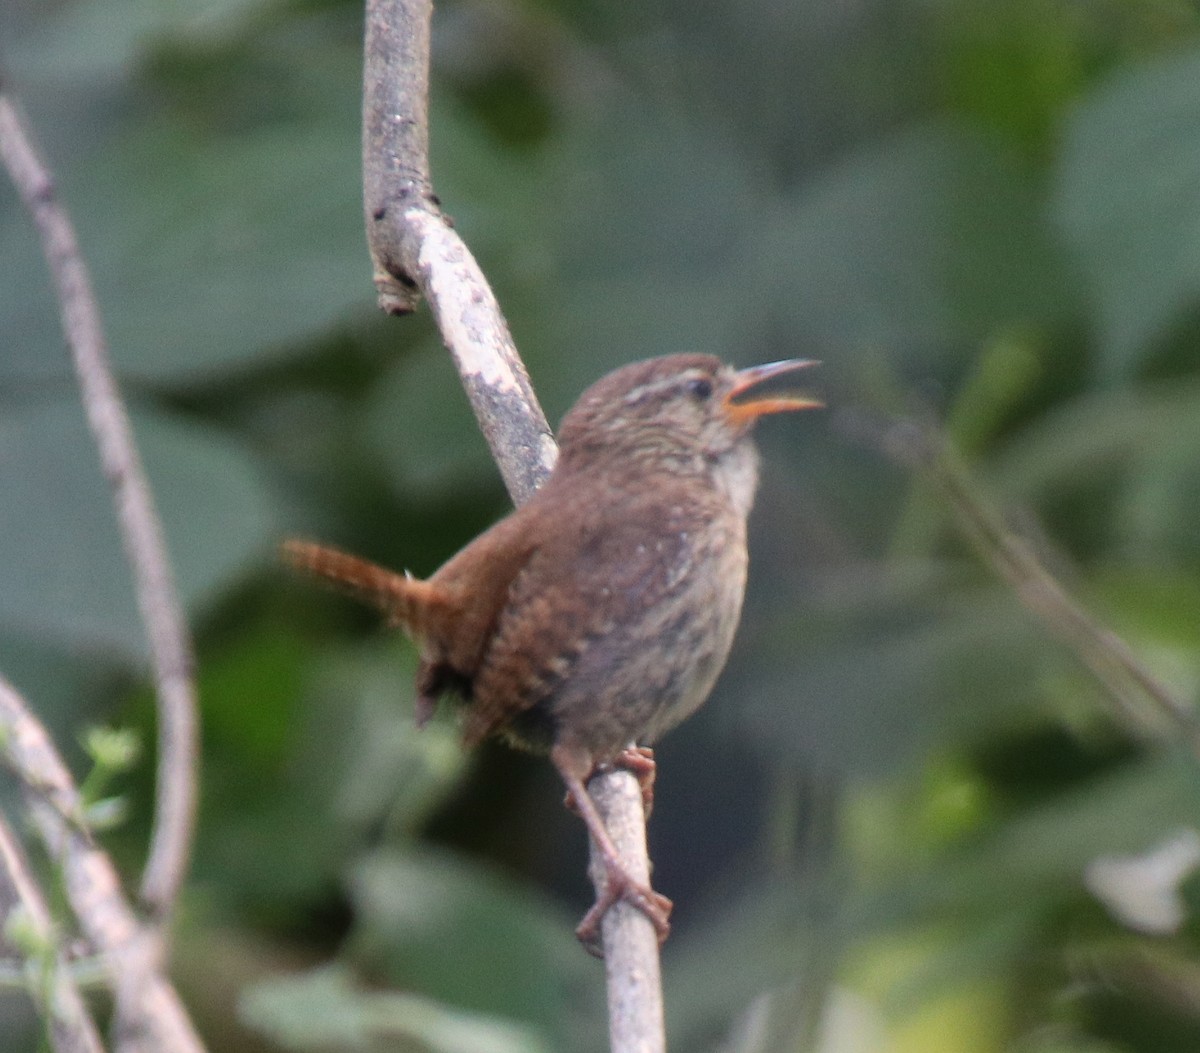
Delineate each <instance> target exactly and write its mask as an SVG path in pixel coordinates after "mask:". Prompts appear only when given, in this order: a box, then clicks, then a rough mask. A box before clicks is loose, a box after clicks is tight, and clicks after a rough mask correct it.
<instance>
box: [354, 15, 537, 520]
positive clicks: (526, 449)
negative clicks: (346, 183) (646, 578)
mask: <svg viewBox="0 0 1200 1053" xmlns="http://www.w3.org/2000/svg"><path fill="white" fill-rule="evenodd" d="M431 9H432V4H431V0H368V3H367V38H366V47H365V67H364V72H363V206H364V211H365V214H366V224H367V244H368V245H369V246H370V250H371V259H372V261H373V262H374V266H375V283H376V287H377V288H378V289H379V304H380V306H381V307H382V308H383V309H384V310H386V311H389V312H391V313H402V312H405V311H411V310H413V309H414V308H415V306H416V303H417V300H418V298H419V297H420V296H424V297H425V298H426V300H428V302H429V305H430V307H431V308H432V310H433V313H434V317H435V319H436V320H437V325H438V329H439V330H440V331H441V334H442V340H443V341H444V342H445V344H446V347H447V349H448V350H449V352H450V354H451V355H452V356H453V357H454V362H455V365H456V366H457V367H458V372H459V375H460V376H461V377H462V382H463V386H464V387H465V388H466V392H467V397H468V398H469V399H470V400H471V408H472V409H473V410H474V411H475V417H476V419H477V420H478V421H479V425H480V428H481V429H482V431H483V434H484V437H485V438H486V439H487V441H488V445H489V446H490V447H491V450H492V456H493V457H494V458H495V460H496V463H497V464H498V465H499V467H500V474H501V475H502V476H503V477H504V483H505V485H506V486H507V487H508V491H509V493H510V494H511V495H512V498H513V500H514V501H515V502H516V503H517V504H520V503H521V502H523V501H525V500H528V498H529V497H530V495H532V494H533V492H534V491H535V490H536V489H537V488H538V487H539V486H540V485H541V484H542V482H543V481H544V480H545V478H546V476H547V475H549V474H550V469H551V468H552V467H553V466H554V458H555V456H556V448H555V445H554V439H553V437H552V435H551V433H550V426H549V425H548V424H547V423H546V417H545V414H543V413H542V409H541V406H539V405H538V400H537V396H536V395H535V394H534V391H533V385H532V384H531V383H530V382H529V374H528V373H526V371H525V364H524V363H523V362H522V361H521V356H520V355H519V354H518V353H517V349H516V345H515V344H514V343H513V339H512V335H511V334H510V333H509V331H508V324H507V323H506V322H505V321H504V316H503V315H502V314H501V312H500V307H499V305H498V304H497V303H496V297H495V296H494V295H493V293H492V290H491V288H490V287H489V285H488V283H487V280H486V279H485V278H484V276H483V272H482V271H481V270H480V269H479V264H477V263H476V262H475V259H474V257H473V256H472V255H471V253H470V250H469V249H468V248H467V246H466V245H465V244H464V243H463V240H462V238H460V237H459V236H458V234H456V233H455V231H454V229H453V228H452V227H451V225H450V223H449V221H448V220H447V219H446V217H445V215H443V214H442V211H441V208H440V207H439V204H438V200H437V198H436V197H435V196H434V193H433V189H432V186H431V184H430V180H429V156H428V149H429V117H428V97H429V23H430V17H431V13H432V10H431Z"/></svg>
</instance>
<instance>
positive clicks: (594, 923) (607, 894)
mask: <svg viewBox="0 0 1200 1053" xmlns="http://www.w3.org/2000/svg"><path fill="white" fill-rule="evenodd" d="M619 900H624V901H625V902H626V903H628V904H629V905H630V906H632V907H636V908H637V909H638V910H640V911H641V912H642V913H643V914H644V915H646V917H647V918H648V919H649V921H650V924H651V925H653V926H654V932H655V934H656V935H657V936H658V942H659V945H660V946H661V945H662V943H663V941H664V940H666V938H667V937H668V936H669V935H670V934H671V922H670V917H671V910H672V909H673V907H674V904H673V903H672V902H671V901H670V900H669V899H667V897H666V896H664V895H663V894H662V893H661V892H655V891H654V889H652V888H651V887H650V886H649V885H646V884H643V883H642V882H640V881H635V880H634V879H633V878H632V877H630V876H629V874H628V873H627V872H626V871H625V870H624V868H621V867H608V868H607V869H606V871H605V880H604V891H603V892H602V893H601V894H600V896H599V897H598V898H597V900H596V902H595V903H593V904H592V907H591V909H590V910H589V911H588V912H587V913H586V914H585V915H584V916H583V920H582V921H581V922H580V923H579V925H578V927H577V928H576V929H575V936H576V937H577V938H578V940H579V942H580V943H582V944H583V946H584V948H585V949H586V950H587V952H588V953H589V954H592V955H594V956H595V957H597V958H603V957H604V949H603V945H602V943H601V939H600V924H601V922H602V921H603V920H604V916H605V915H606V914H607V913H608V911H609V908H610V907H612V906H614V905H615V904H616V903H617V902H618V901H619Z"/></svg>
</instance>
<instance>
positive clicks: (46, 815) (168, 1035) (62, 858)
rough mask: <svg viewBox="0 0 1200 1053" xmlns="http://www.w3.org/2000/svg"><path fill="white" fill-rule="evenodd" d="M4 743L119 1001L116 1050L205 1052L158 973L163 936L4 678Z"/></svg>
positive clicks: (0, 691)
mask: <svg viewBox="0 0 1200 1053" xmlns="http://www.w3.org/2000/svg"><path fill="white" fill-rule="evenodd" d="M0 744H2V745H3V750H4V758H5V760H6V761H7V763H8V765H9V767H11V768H12V769H13V771H14V772H15V773H16V774H17V777H18V778H19V779H20V781H21V789H22V792H23V794H24V797H25V803H26V805H27V806H28V808H29V813H30V815H32V817H33V823H34V827H35V829H36V830H37V833H38V836H39V837H40V838H41V840H42V842H43V843H44V844H45V846H46V850H47V851H48V852H49V854H50V858H51V859H52V860H53V861H54V863H55V865H56V866H57V867H58V869H59V871H60V873H61V875H62V881H63V890H64V892H65V894H66V898H67V902H68V903H69V904H70V907H71V910H72V912H73V913H74V915H75V917H76V918H77V919H78V921H79V927H80V930H81V931H82V932H83V935H84V936H85V937H86V938H87V940H88V941H89V942H90V943H91V945H92V946H93V947H94V948H95V949H96V951H97V952H98V953H99V954H100V955H101V957H102V960H103V964H104V968H105V971H106V975H107V977H108V983H109V986H110V988H111V989H112V991H113V995H114V998H115V1001H116V1018H117V1040H116V1042H115V1046H116V1049H117V1050H118V1053H204V1051H203V1046H202V1045H201V1042H200V1039H199V1037H198V1036H197V1035H196V1033H195V1031H194V1030H193V1028H192V1024H191V1021H190V1020H189V1019H188V1016H187V1013H186V1011H185V1010H184V1008H183V1004H182V1003H181V1002H180V1000H179V996H178V995H177V994H176V993H175V989H174V988H173V987H172V986H171V984H170V983H169V982H168V981H167V980H166V979H164V978H163V976H162V974H161V972H160V971H159V964H160V959H161V958H162V941H161V938H160V936H159V934H158V932H157V931H155V930H149V929H146V928H144V927H143V926H142V925H141V924H140V923H139V921H138V918H137V916H136V915H135V914H134V912H133V909H132V908H131V907H130V905H129V902H128V901H127V900H126V898H125V895H124V893H123V892H122V891H121V882H120V879H119V878H118V876H117V871H116V868H115V867H114V866H113V864H112V861H111V860H110V859H109V858H108V856H107V855H106V854H105V853H104V852H103V851H102V850H101V849H100V848H99V847H98V846H97V845H96V843H95V841H94V840H93V839H92V836H91V834H90V833H89V832H88V830H87V827H86V825H85V824H84V821H83V818H82V816H83V804H82V802H81V800H80V797H79V791H78V789H77V788H76V786H75V782H74V780H73V779H72V778H71V773H70V772H69V771H68V770H67V766H66V765H65V764H64V763H63V760H62V757H61V756H59V753H58V750H56V749H55V748H54V743H52V742H51V741H50V736H49V735H47V734H46V730H45V728H43V727H42V725H41V724H40V723H38V721H37V718H35V717H34V716H33V714H32V713H31V712H30V711H29V707H28V706H27V705H26V704H25V700H24V699H23V698H22V697H21V696H20V694H19V693H18V692H17V691H16V689H15V688H13V686H12V685H11V684H10V683H8V681H7V680H5V679H4V678H3V677H0Z"/></svg>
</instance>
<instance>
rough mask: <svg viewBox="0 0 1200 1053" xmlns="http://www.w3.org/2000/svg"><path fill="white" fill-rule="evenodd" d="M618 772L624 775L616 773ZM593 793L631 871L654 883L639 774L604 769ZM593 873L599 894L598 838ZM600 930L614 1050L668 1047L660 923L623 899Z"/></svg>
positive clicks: (656, 1051) (643, 1052)
mask: <svg viewBox="0 0 1200 1053" xmlns="http://www.w3.org/2000/svg"><path fill="white" fill-rule="evenodd" d="M618 775H619V776H622V777H621V778H616V777H615V776H618ZM588 793H590V794H591V796H592V800H594V801H595V802H596V809H597V811H599V812H600V818H601V819H603V820H604V825H605V827H606V828H607V830H608V834H609V837H611V838H612V842H613V844H614V845H615V846H616V848H617V851H618V852H619V853H620V854H621V858H622V859H624V860H625V861H626V863H627V864H628V865H629V872H630V874H631V875H632V876H633V878H634V879H635V880H637V881H640V882H642V883H643V884H645V885H649V884H650V857H649V854H648V853H647V851H646V819H645V813H644V811H643V804H642V791H641V787H639V786H638V781H637V778H636V777H635V776H634V775H633V773H632V772H630V771H627V770H624V769H621V770H617V771H605V772H601V773H600V774H598V775H596V776H594V777H593V778H592V779H591V780H590V781H589V782H588ZM589 873H590V874H591V878H592V883H593V884H594V885H595V886H596V894H597V895H599V893H600V889H601V888H603V884H604V880H605V869H604V857H603V856H602V855H601V853H600V851H599V850H598V849H597V848H596V845H595V843H594V842H593V843H592V846H591V865H590V867H589ZM600 936H601V939H602V941H603V943H604V972H605V976H606V978H607V981H608V1040H609V1045H610V1047H611V1049H612V1050H613V1051H614V1053H617V1051H620V1053H626V1051H629V1053H632V1051H636V1053H664V1050H665V1049H666V1025H665V1023H664V1019H663V995H662V971H661V969H660V966H659V958H658V935H657V933H655V931H654V926H653V925H652V924H651V923H650V920H649V919H648V918H647V917H646V915H645V914H643V913H642V912H641V911H640V910H638V909H637V907H635V906H633V905H632V904H630V903H628V902H626V901H625V900H618V901H617V902H616V903H614V904H613V905H612V906H611V907H609V909H608V913H607V914H605V915H604V918H603V920H602V921H601V922H600Z"/></svg>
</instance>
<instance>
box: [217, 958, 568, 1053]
mask: <svg viewBox="0 0 1200 1053" xmlns="http://www.w3.org/2000/svg"><path fill="white" fill-rule="evenodd" d="M239 1012H240V1015H241V1017H242V1019H243V1020H244V1021H245V1022H246V1023H247V1024H248V1025H249V1026H251V1027H253V1028H255V1029H256V1030H258V1031H260V1032H262V1033H263V1034H266V1035H269V1036H270V1037H271V1038H272V1039H274V1040H275V1041H277V1042H279V1043H281V1044H282V1045H283V1046H285V1047H286V1048H287V1049H294V1050H302V1051H303V1050H314V1051H321V1050H330V1049H343V1050H364V1051H372V1050H378V1051H380V1053H382V1051H384V1050H411V1051H413V1053H548V1050H549V1047H548V1046H547V1045H546V1043H545V1042H544V1041H543V1040H542V1038H541V1037H540V1036H539V1035H538V1034H537V1033H536V1032H535V1031H533V1030H532V1029H530V1028H526V1027H521V1026H518V1025H516V1024H513V1023H511V1022H510V1021H508V1020H505V1019H502V1018H499V1017H488V1016H482V1015H479V1014H475V1013H464V1012H462V1011H460V1010H454V1009H451V1008H449V1007H447V1006H444V1005H441V1004H439V1003H438V1002H435V1001H432V1000H431V999H428V998H421V997H419V996H417V995H412V994H405V993H401V992H398V991H370V990H367V989H366V988H365V987H363V985H362V984H361V983H360V982H359V981H357V980H356V978H355V977H354V976H353V975H352V974H351V973H350V971H349V970H347V969H346V968H344V967H343V966H340V965H331V966H325V967H323V968H320V969H316V970H314V971H312V972H310V973H305V974H301V975H298V976H291V977H285V978H277V979H274V980H268V981H266V982H263V983H260V984H258V985H257V986H255V987H253V988H251V989H250V990H249V991H247V992H245V993H244V994H243V996H242V998H241V1002H240V1005H239Z"/></svg>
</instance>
